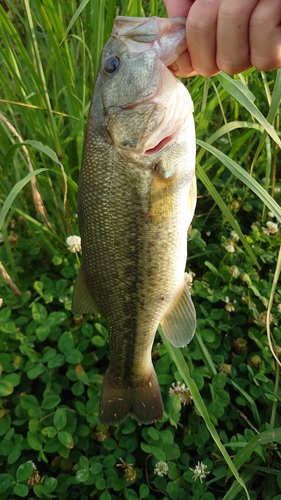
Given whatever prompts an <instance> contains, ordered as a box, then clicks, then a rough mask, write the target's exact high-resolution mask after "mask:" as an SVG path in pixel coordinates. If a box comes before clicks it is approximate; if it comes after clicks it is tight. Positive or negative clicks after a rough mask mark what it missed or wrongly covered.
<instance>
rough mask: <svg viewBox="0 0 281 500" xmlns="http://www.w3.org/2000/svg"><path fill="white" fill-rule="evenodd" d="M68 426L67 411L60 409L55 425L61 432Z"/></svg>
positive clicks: (57, 411) (55, 418)
mask: <svg viewBox="0 0 281 500" xmlns="http://www.w3.org/2000/svg"><path fill="white" fill-rule="evenodd" d="M66 424H67V417H66V409H65V408H58V409H57V410H56V413H55V416H54V425H55V427H56V428H57V430H58V431H61V430H62V429H63V428H64V427H65V426H66Z"/></svg>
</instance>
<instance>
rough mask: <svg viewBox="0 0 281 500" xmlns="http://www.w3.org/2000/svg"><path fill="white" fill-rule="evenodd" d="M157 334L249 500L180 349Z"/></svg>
mask: <svg viewBox="0 0 281 500" xmlns="http://www.w3.org/2000/svg"><path fill="white" fill-rule="evenodd" d="M159 332H160V334H161V337H162V340H163V343H164V344H165V347H166V349H167V351H168V353H169V355H170V356H171V358H172V360H173V361H174V363H175V364H176V367H177V369H178V372H179V374H180V376H181V377H182V379H183V380H184V381H185V383H186V385H187V386H188V388H189V390H190V392H191V395H192V398H193V401H194V404H195V407H196V410H197V411H198V413H199V415H201V417H202V418H203V419H204V421H205V424H206V426H207V429H208V430H209V432H210V434H211V436H212V438H213V440H214V442H215V443H216V445H217V447H218V449H219V450H220V452H221V454H222V456H223V458H224V460H225V461H226V463H227V465H228V467H229V468H230V470H231V472H232V474H233V475H234V476H235V478H236V480H237V481H238V483H239V484H240V486H241V487H242V488H244V490H245V493H246V496H247V499H248V500H250V496H249V493H248V490H247V487H246V485H245V483H244V481H243V480H242V479H241V477H240V476H239V473H238V471H237V469H236V467H235V465H234V464H233V462H232V460H231V458H230V456H229V454H228V453H227V451H226V449H225V447H224V446H223V444H222V442H221V440H220V437H219V435H218V433H217V431H216V428H215V426H214V424H213V423H212V421H211V419H210V417H209V414H208V411H207V408H206V406H205V403H204V401H203V399H202V398H201V396H200V393H199V391H198V388H197V385H196V384H195V382H194V380H193V378H191V376H190V372H189V368H188V365H187V363H186V362H185V360H184V357H183V355H182V353H181V351H180V349H177V348H175V347H174V346H172V345H171V344H170V343H169V342H168V340H166V338H165V335H164V334H163V331H162V328H161V327H159Z"/></svg>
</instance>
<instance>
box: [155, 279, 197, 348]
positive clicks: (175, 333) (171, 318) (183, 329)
mask: <svg viewBox="0 0 281 500" xmlns="http://www.w3.org/2000/svg"><path fill="white" fill-rule="evenodd" d="M160 323H161V326H162V329H163V333H164V335H165V337H166V339H167V340H169V342H171V344H173V345H174V346H175V347H184V346H186V345H187V344H189V342H190V341H191V339H192V337H193V335H194V333H195V329H196V312H195V308H194V305H193V302H192V299H191V295H190V291H189V287H188V285H187V284H186V283H185V282H184V283H183V286H182V288H181V289H180V290H179V292H178V294H177V296H176V297H175V300H174V302H173V303H172V305H171V307H170V309H169V310H168V311H167V313H166V314H165V316H164V317H163V318H162V320H161V322H160Z"/></svg>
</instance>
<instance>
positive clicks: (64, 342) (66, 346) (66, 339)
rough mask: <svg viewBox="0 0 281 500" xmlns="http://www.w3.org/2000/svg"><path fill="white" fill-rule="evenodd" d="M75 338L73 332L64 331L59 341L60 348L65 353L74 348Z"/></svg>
mask: <svg viewBox="0 0 281 500" xmlns="http://www.w3.org/2000/svg"><path fill="white" fill-rule="evenodd" d="M74 345H75V344H74V338H73V335H72V333H70V332H64V333H63V334H62V335H61V336H60V338H59V341H58V347H59V350H60V351H61V352H63V353H66V352H68V351H69V350H70V349H73V348H74Z"/></svg>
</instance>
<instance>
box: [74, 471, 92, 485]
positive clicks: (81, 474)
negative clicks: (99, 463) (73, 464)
mask: <svg viewBox="0 0 281 500" xmlns="http://www.w3.org/2000/svg"><path fill="white" fill-rule="evenodd" d="M89 475H90V472H89V469H79V470H78V471H77V472H76V480H77V482H78V483H84V482H85V481H87V480H88V479H89Z"/></svg>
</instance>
